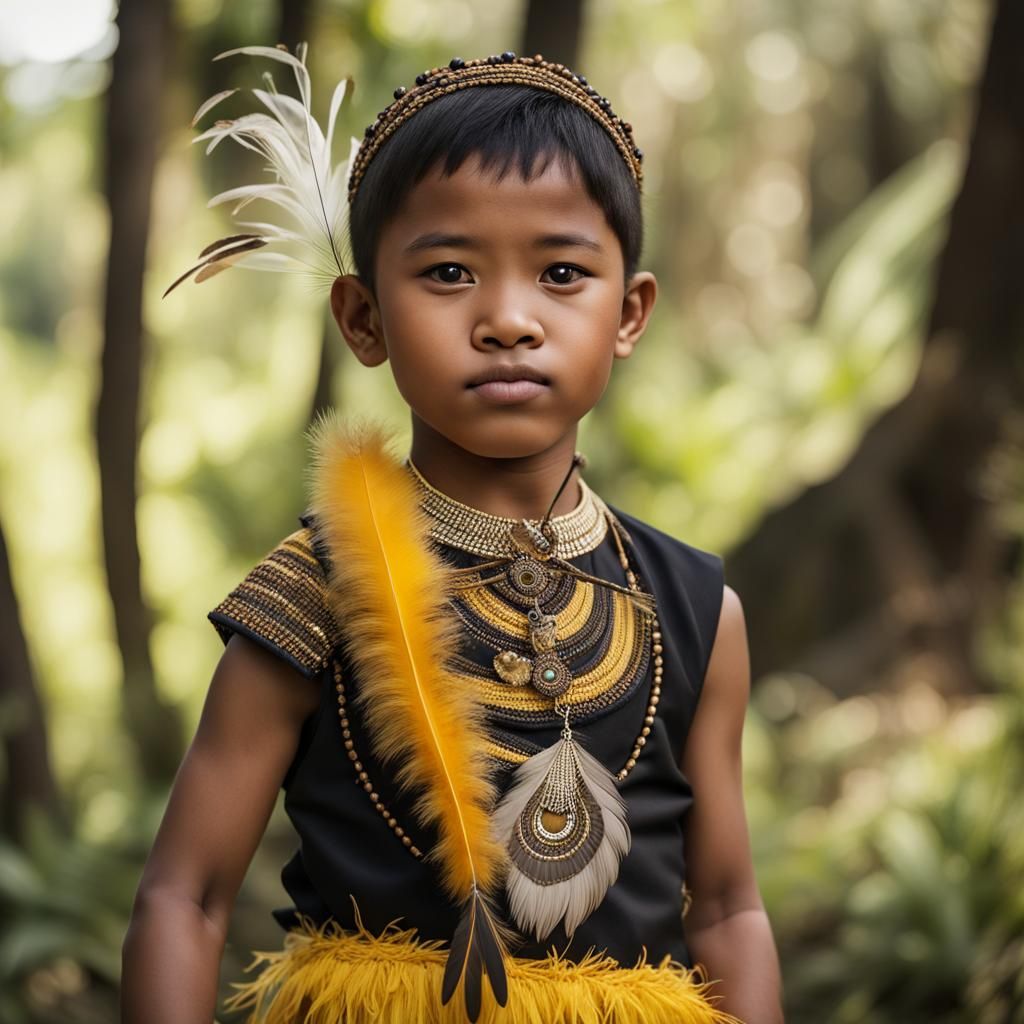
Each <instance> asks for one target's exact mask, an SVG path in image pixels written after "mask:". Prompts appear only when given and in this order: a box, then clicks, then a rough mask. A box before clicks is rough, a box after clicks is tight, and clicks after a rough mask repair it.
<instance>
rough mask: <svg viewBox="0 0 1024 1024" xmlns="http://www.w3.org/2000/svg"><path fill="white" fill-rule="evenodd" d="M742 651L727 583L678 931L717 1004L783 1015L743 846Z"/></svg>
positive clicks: (748, 1013) (740, 625)
mask: <svg viewBox="0 0 1024 1024" xmlns="http://www.w3.org/2000/svg"><path fill="white" fill-rule="evenodd" d="M749 697H750V656H749V652H748V649H747V630H746V622H745V620H744V617H743V606H742V605H741V603H740V599H739V596H738V595H737V594H736V592H735V591H734V590H733V589H732V588H731V587H728V586H727V587H726V588H725V593H724V595H723V600H722V612H721V617H720V619H719V623H718V632H717V635H716V636H715V644H714V648H713V650H712V652H711V659H710V661H709V663H708V670H707V677H706V678H705V680H704V690H703V693H702V694H701V698H700V701H699V703H698V705H697V713H696V715H695V717H694V721H693V725H692V726H691V729H690V735H689V738H688V739H687V743H686V750H685V752H684V754H683V771H684V772H685V773H686V776H687V778H688V779H689V780H690V783H691V784H692V786H693V790H694V803H693V807H692V809H691V811H690V813H689V814H688V815H687V823H686V838H685V842H686V851H687V887H688V888H689V889H690V891H691V893H692V895H693V903H692V904H691V906H690V910H689V913H688V914H687V916H686V935H687V943H688V945H689V948H690V952H691V954H692V957H693V959H694V960H695V961H699V962H700V963H703V964H704V966H705V967H706V968H707V971H708V975H709V977H711V978H712V979H718V984H716V985H715V988H714V990H713V991H714V993H715V994H717V995H719V996H721V997H722V1000H721V1002H720V1003H719V1004H718V1007H719V1009H722V1010H726V1011H728V1012H729V1013H732V1014H734V1015H735V1016H737V1017H739V1018H740V1020H742V1021H744V1022H745V1024H782V1006H781V989H782V983H781V978H780V972H779V960H778V953H777V951H776V949H775V940H774V938H773V937H772V930H771V925H770V924H769V921H768V916H767V914H766V913H765V909H764V904H763V903H762V901H761V893H760V891H759V890H758V887H757V881H756V879H755V877H754V866H753V862H752V860H751V855H750V837H749V834H748V831H747V819H746V812H745V810H744V806H743V779H742V763H741V741H742V736H743V720H744V717H745V714H746V708H747V702H748V700H749Z"/></svg>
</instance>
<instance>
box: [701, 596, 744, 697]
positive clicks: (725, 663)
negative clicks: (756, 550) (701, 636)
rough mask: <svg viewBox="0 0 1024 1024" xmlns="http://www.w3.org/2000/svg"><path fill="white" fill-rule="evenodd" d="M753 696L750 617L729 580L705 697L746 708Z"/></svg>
mask: <svg viewBox="0 0 1024 1024" xmlns="http://www.w3.org/2000/svg"><path fill="white" fill-rule="evenodd" d="M749 697H750V651H749V647H748V642H747V621H746V617H745V616H744V614H743V602H742V601H741V600H740V596H739V594H737V593H736V591H735V590H733V588H732V587H730V586H729V585H728V584H726V585H725V587H724V588H723V592H722V611H721V613H720V615H719V618H718V629H717V631H716V633H715V642H714V645H713V646H712V648H711V657H710V658H709V660H708V668H707V675H706V676H705V679H704V694H703V696H702V697H701V701H702V702H703V701H704V700H709V701H711V702H714V703H718V702H719V701H725V702H726V703H729V704H734V705H741V706H742V708H744V709H745V708H746V705H747V701H748V700H749Z"/></svg>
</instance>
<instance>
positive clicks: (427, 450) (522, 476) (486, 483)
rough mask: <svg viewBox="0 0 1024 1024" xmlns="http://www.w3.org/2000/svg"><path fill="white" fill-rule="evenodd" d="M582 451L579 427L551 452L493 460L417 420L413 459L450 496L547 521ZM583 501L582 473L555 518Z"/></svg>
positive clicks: (570, 485)
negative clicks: (575, 456)
mask: <svg viewBox="0 0 1024 1024" xmlns="http://www.w3.org/2000/svg"><path fill="white" fill-rule="evenodd" d="M575 450H576V429H575V427H574V428H573V430H572V433H571V434H567V435H565V436H564V437H562V438H560V439H559V440H558V442H557V443H556V444H554V445H552V446H551V447H550V448H547V449H545V450H544V451H542V452H537V453H536V454H534V455H527V456H522V457H518V458H490V457H487V456H483V455H476V454H475V453H473V452H470V451H467V450H466V449H465V448H460V447H459V446H458V445H456V444H454V443H453V442H452V441H450V440H449V439H448V438H446V437H445V436H444V435H442V434H439V433H438V432H437V431H435V430H434V429H433V428H431V427H429V426H428V425H427V424H426V423H424V422H423V421H422V420H420V419H419V418H418V417H416V416H415V415H414V416H413V432H412V446H411V449H410V455H411V457H412V461H413V462H414V463H415V464H416V468H417V469H418V470H419V471H420V473H422V474H423V476H424V478H425V479H426V480H427V481H428V482H429V483H430V484H432V485H433V486H434V487H436V488H437V489H438V490H439V491H442V492H444V493H445V494H447V495H448V497H450V498H454V499H455V500H456V501H461V502H462V503H463V504H464V505H469V506H470V507H471V508H475V509H478V510H479V511H481V512H487V513H489V514H491V515H495V516H509V517H511V518H513V519H541V518H543V516H544V514H545V512H547V510H548V506H549V505H550V504H551V499H552V498H553V497H554V496H555V493H556V492H557V490H558V488H559V487H560V486H561V483H562V481H563V480H564V479H565V475H566V473H567V472H568V470H569V467H570V465H571V464H572V457H573V454H574V453H575ZM579 501H580V489H579V484H578V478H577V473H576V470H573V472H572V475H571V476H570V478H569V481H568V483H566V485H565V487H564V488H563V489H562V493H561V494H560V495H559V496H558V500H557V501H556V502H555V505H554V508H553V509H552V510H551V515H552V516H560V515H564V514H565V513H566V512H571V511H572V510H573V509H574V508H575V507H576V506H577V505H578V504H579Z"/></svg>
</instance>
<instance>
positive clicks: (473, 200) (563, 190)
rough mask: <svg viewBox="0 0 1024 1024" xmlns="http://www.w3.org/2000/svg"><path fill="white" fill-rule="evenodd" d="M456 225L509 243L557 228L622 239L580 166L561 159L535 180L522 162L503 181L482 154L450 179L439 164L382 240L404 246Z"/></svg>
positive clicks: (603, 240)
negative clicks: (522, 168)
mask: <svg viewBox="0 0 1024 1024" xmlns="http://www.w3.org/2000/svg"><path fill="white" fill-rule="evenodd" d="M456 228H458V230H459V231H460V232H465V233H467V234H468V233H472V232H476V233H478V234H483V233H486V234H488V235H497V236H500V238H501V239H502V240H503V241H504V242H505V243H509V242H512V241H514V240H515V239H516V238H517V237H523V238H527V237H533V236H536V235H537V234H540V233H542V232H544V231H551V230H552V229H555V228H557V229H558V230H564V231H576V232H579V233H583V234H588V235H590V236H592V237H593V238H594V239H595V240H596V241H598V242H599V243H600V244H601V246H602V248H605V247H607V246H609V245H614V244H615V242H616V239H615V235H614V232H612V230H611V227H610V226H609V225H608V222H607V220H606V218H605V215H604V210H602V209H601V207H600V206H599V205H598V204H597V203H596V202H594V200H593V199H591V197H590V195H589V194H588V193H587V190H586V187H585V186H584V184H583V182H582V180H581V179H580V177H579V176H578V174H577V172H576V170H575V168H572V167H570V168H568V169H567V168H566V167H565V166H564V164H563V162H562V160H560V159H558V158H557V157H556V158H552V159H551V160H550V162H549V163H548V165H547V167H545V168H544V170H543V172H541V173H540V174H535V176H534V177H533V178H532V179H531V180H530V181H523V179H522V176H521V175H520V172H519V167H518V165H517V164H514V165H513V166H512V167H511V168H509V170H508V171H507V172H506V173H505V176H504V178H502V179H501V180H499V179H498V170H497V168H496V167H491V168H488V169H486V170H484V169H483V168H482V167H481V166H480V158H479V155H478V154H472V155H471V156H470V157H468V158H467V159H466V161H465V162H464V163H463V164H462V165H461V166H460V167H459V169H458V170H457V171H455V172H454V174H452V175H451V176H448V177H444V176H442V174H441V170H440V168H439V167H438V168H434V169H432V170H431V171H430V172H429V173H428V174H427V175H426V176H425V177H424V178H423V179H422V180H421V181H419V182H417V184H416V185H414V186H413V187H412V189H410V191H409V192H408V194H407V195H406V197H405V199H404V201H403V203H402V206H401V207H400V208H399V210H398V212H397V213H396V214H395V216H394V217H393V218H392V219H391V220H390V221H389V222H388V224H387V226H386V227H385V228H384V230H383V231H382V233H381V238H380V242H381V245H396V246H398V247H400V248H401V247H404V246H406V245H408V244H409V242H410V241H411V240H412V239H414V238H416V237H417V236H418V235H420V234H422V233H424V232H428V231H432V230H433V231H437V230H444V231H454V230H455V229H456Z"/></svg>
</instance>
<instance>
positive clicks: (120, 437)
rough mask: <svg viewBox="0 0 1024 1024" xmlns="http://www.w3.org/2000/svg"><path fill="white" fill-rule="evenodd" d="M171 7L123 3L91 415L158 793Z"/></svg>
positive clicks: (176, 722) (173, 726) (142, 749)
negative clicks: (154, 283)
mask: <svg viewBox="0 0 1024 1024" xmlns="http://www.w3.org/2000/svg"><path fill="white" fill-rule="evenodd" d="M170 20H171V19H170V0H122V3H121V7H120V10H119V11H118V15H117V24H118V29H119V31H120V42H119V44H118V47H117V51H116V52H115V54H114V58H113V70H112V75H111V80H110V88H109V90H108V93H107V119H106V192H107V200H108V203H109V207H110V250H109V254H108V260H107V281H106V296H105V309H104V344H103V354H102V359H101V384H100V392H99V399H98V402H97V407H96V443H97V455H98V459H99V472H100V493H101V508H102V524H103V546H104V558H105V564H106V571H107V579H108V585H109V588H110V596H111V600H112V602H113V609H114V622H115V626H116V630H117V639H118V644H119V646H120V650H121V657H122V661H123V667H124V684H123V685H124V689H123V714H124V719H125V724H126V727H127V729H128V731H129V734H130V736H131V737H132V739H133V741H134V742H135V745H136V749H137V751H138V756H139V760H140V764H141V768H142V772H143V775H144V776H145V778H146V779H147V780H149V781H150V782H152V783H154V784H157V785H164V784H166V782H167V781H168V780H169V779H171V778H172V777H173V775H174V772H175V771H176V769H177V766H178V764H179V762H180V759H181V754H182V730H181V722H180V719H179V716H178V715H177V713H176V711H175V709H174V708H173V707H171V706H170V705H168V704H166V703H165V702H164V701H163V700H162V699H161V698H160V695H159V694H158V693H157V690H156V685H155V680H154V675H153V666H152V663H151V661H150V656H149V639H150V630H151V619H150V612H149V609H148V608H147V606H146V604H145V601H144V599H143V596H142V586H141V579H140V559H139V546H138V537H137V533H136V523H135V510H136V455H137V452H138V434H139V427H138V420H139V393H140V382H141V372H142V346H143V332H142V282H143V271H144V269H145V265H146V242H147V239H148V236H149V207H150V196H151V192H152V185H153V173H154V167H155V163H156V152H157V138H158V135H159V130H160V110H161V107H162V87H163V78H164V76H163V68H164V62H165V49H166V46H167V40H168V33H169V30H170Z"/></svg>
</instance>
